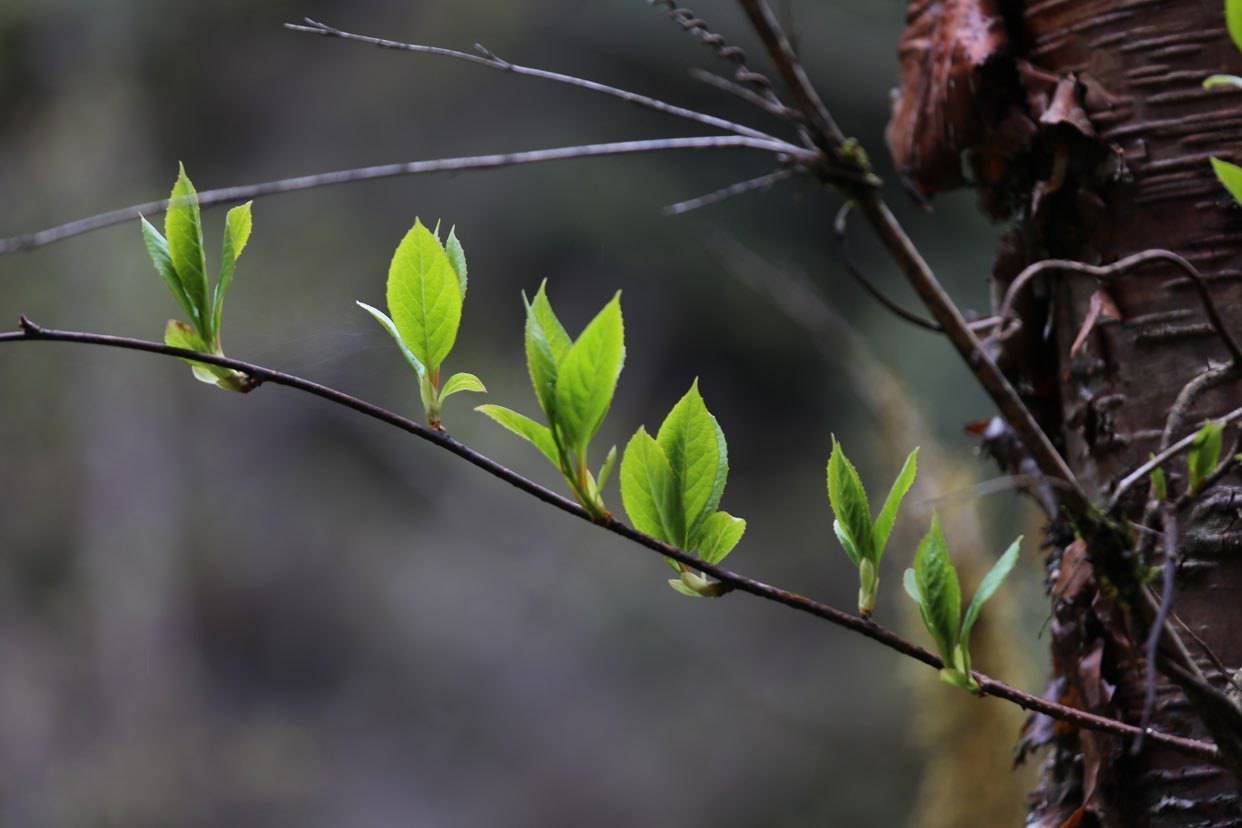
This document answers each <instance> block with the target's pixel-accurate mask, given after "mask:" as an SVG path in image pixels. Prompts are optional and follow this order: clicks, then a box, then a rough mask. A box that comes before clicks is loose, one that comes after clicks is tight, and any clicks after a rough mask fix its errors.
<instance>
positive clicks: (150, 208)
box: [0, 135, 819, 255]
mask: <svg viewBox="0 0 1242 828" xmlns="http://www.w3.org/2000/svg"><path fill="white" fill-rule="evenodd" d="M717 149H750V150H759V151H761V152H770V153H775V154H776V155H777V156H778V157H782V158H789V159H796V160H799V161H802V162H804V163H810V162H814V161H817V160H818V159H819V155H818V153H815V152H812V151H811V150H807V149H803V148H802V147H798V146H795V145H793V144H789V143H786V142H784V141H779V140H775V139H768V138H750V137H748V136H745V135H707V136H703V137H695V138H657V139H649V140H645V141H618V142H614V143H609V144H582V145H578V146H572V147H557V148H554V149H541V150H530V151H527V152H510V153H502V154H497V155H473V156H466V157H463V158H441V159H437V160H434V161H412V162H409V163H405V164H383V165H380V166H377V167H360V168H357V169H352V170H338V171H336V172H328V173H320V174H318V175H304V176H300V177H298V178H284V179H280V180H279V181H268V182H266V183H263V184H247V185H243V186H240V187H226V188H224V189H219V190H207V191H205V192H201V193H199V194H198V203H199V205H200V206H201V207H213V206H215V205H219V204H232V203H236V202H241V201H247V200H249V199H253V198H262V197H264V196H270V195H277V194H279V193H292V192H297V191H299V190H311V189H314V188H316V187H327V186H331V185H334V184H348V183H350V182H353V181H371V180H374V179H377V178H395V177H397V176H405V175H425V174H427V173H438V172H461V171H465V170H494V169H497V168H500V167H517V166H521V165H525V164H544V163H547V162H550V161H565V160H569V159H573V158H600V157H603V156H609V155H634V154H638V153H647V152H668V151H673V150H717ZM167 207H168V199H160V200H158V201H148V202H146V203H145V204H135V205H133V206H132V207H123V208H121V209H119V210H111V211H109V212H107V213H100V214H99V215H95V216H91V217H89V218H85V219H80V220H78V221H73V222H69V223H68V224H62V225H60V226H58V227H52V228H49V229H47V230H40V231H39V232H37V233H28V234H26V235H22V236H14V237H13V238H9V239H2V240H0V255H4V254H6V253H14V252H17V251H19V250H31V249H33V248H36V247H42V246H44V245H48V244H53V243H54V242H59V241H63V240H64V239H68V238H71V237H73V236H80V235H82V234H83V233H89V232H91V231H93V230H100V229H102V228H104V227H111V226H113V225H116V224H123V223H124V222H127V221H134V220H136V219H137V218H138V217H139V216H151V215H154V214H156V213H162V212H163V211H164V210H165V209H166V208H167Z"/></svg>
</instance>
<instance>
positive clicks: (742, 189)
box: [661, 168, 798, 216]
mask: <svg viewBox="0 0 1242 828" xmlns="http://www.w3.org/2000/svg"><path fill="white" fill-rule="evenodd" d="M797 172H798V171H797V170H796V169H793V168H786V169H783V170H777V171H776V172H770V173H768V174H766V175H761V176H759V177H757V178H750V179H747V180H746V181H739V182H737V183H736V184H730V185H729V186H728V187H721V188H720V189H719V190H713V191H712V192H710V193H707V194H706V195H701V196H698V197H696V198H691V199H687V200H685V201H679V202H677V203H676V204H670V205H669V206H667V207H665V208H664V209H663V210H662V211H661V212H663V213H664V214H665V215H666V216H680V215H684V214H686V213H689V212H691V211H693V210H698V209H700V208H702V207H709V206H711V205H713V204H719V203H720V202H722V201H727V200H729V199H731V198H733V197H734V196H739V195H742V194H743V193H749V192H753V191H755V190H763V189H767V188H768V187H771V186H772V185H773V184H776V183H777V182H780V181H784V180H785V179H787V178H791V177H793V176H794V175H796V174H797Z"/></svg>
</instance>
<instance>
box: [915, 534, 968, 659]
mask: <svg viewBox="0 0 1242 828" xmlns="http://www.w3.org/2000/svg"><path fill="white" fill-rule="evenodd" d="M914 577H915V583H916V584H917V585H918V594H919V595H920V596H922V599H923V600H922V601H921V602H920V604H919V609H920V610H921V612H922V615H923V623H924V625H925V626H926V627H927V631H928V632H929V633H931V636H932V638H933V639H934V640H935V642H936V646H937V648H938V649H939V650H940V656H941V658H943V659H944V660H945V661H946V662H950V663H951V662H952V658H953V648H954V646H955V645H956V643H957V639H958V630H959V629H960V624H961V609H962V592H961V587H960V586H959V584H958V580H957V570H955V569H954V568H953V562H952V561H950V560H949V549H948V545H947V544H946V543H945V540H944V534H943V533H942V532H941V530H940V518H939V517H937V516H936V515H935V514H934V513H933V514H932V523H931V529H929V530H928V532H927V534H926V535H925V536H924V537H923V540H922V542H921V543H919V548H918V551H917V552H916V553H915V555H914Z"/></svg>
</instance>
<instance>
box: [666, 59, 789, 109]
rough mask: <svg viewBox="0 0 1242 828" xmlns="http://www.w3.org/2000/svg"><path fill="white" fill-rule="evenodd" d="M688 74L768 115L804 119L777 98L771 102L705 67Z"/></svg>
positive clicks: (694, 69)
mask: <svg viewBox="0 0 1242 828" xmlns="http://www.w3.org/2000/svg"><path fill="white" fill-rule="evenodd" d="M690 76H691V77H692V78H694V79H695V80H699V81H702V82H703V83H705V84H707V85H708V86H714V87H716V88H717V89H719V90H721V91H722V92H728V93H729V94H730V95H736V96H737V97H739V98H741V99H742V100H744V101H746V102H747V103H748V104H751V105H752V106H757V107H759V108H760V109H762V110H763V111H764V112H767V113H768V114H770V115H775V116H776V117H777V118H781V119H782V120H786V121H793V122H794V123H802V122H803V121H805V120H806V118H805V117H803V115H802V113H801V112H799V111H798V110H796V109H790V108H789V107H787V106H785V105H784V104H783V103H781V102H780V101H779V99H778V100H777V101H775V102H773V101H771V100H769V99H767V98H765V97H764V96H763V95H760V94H759V93H758V92H754V91H752V90H750V89H747V88H746V87H745V86H742V84H740V83H736V82H734V81H731V80H729V79H728V78H722V77H720V76H719V75H716V74H713V73H712V72H708V71H707V70H706V69H700V68H698V67H697V66H696V67H694V68H692V69H691V70H690Z"/></svg>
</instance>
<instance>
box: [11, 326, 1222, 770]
mask: <svg viewBox="0 0 1242 828" xmlns="http://www.w3.org/2000/svg"><path fill="white" fill-rule="evenodd" d="M17 342H69V343H76V344H81V345H95V346H103V347H109V348H120V349H124V350H131V351H143V352H146V353H152V354H159V355H163V356H169V357H176V358H178V359H183V360H184V359H189V360H193V361H196V362H203V363H207V364H210V365H217V366H220V367H223V368H230V369H232V370H234V371H240V372H241V373H243V374H246V375H247V376H249V377H251V378H252V379H254V380H256V381H261V382H265V383H270V384H272V385H279V386H284V387H286V388H292V389H294V390H297V391H302V392H304V393H307V394H311V395H313V396H316V397H319V398H320V399H324V400H327V401H328V402H331V403H335V404H336V405H340V406H344V407H345V408H348V409H350V410H352V411H356V412H358V413H360V414H363V415H364V416H367V417H371V418H373V419H375V420H379V421H380V422H384V423H387V424H388V425H391V426H393V427H395V428H398V429H400V430H402V431H405V432H407V433H409V434H412V435H414V436H416V437H419V438H421V439H423V440H426V441H427V442H430V443H434V444H435V445H436V446H439V447H440V448H442V449H445V450H446V451H449V452H451V453H453V454H455V455H457V456H458V457H460V458H462V459H463V460H465V461H466V462H468V463H470V464H472V465H474V466H476V467H477V468H480V469H482V470H483V471H485V472H487V473H488V474H491V475H492V476H493V477H496V478H498V479H500V480H503V481H505V482H506V483H508V484H510V485H511V486H514V487H515V488H517V489H519V490H521V491H523V492H525V493H527V494H529V495H532V496H533V497H535V498H537V499H538V500H540V501H542V502H544V503H546V504H548V505H550V506H553V507H555V508H557V509H559V510H561V511H562V512H565V513H566V514H570V515H573V516H574V517H576V518H579V519H580V520H585V521H588V522H590V523H594V524H595V525H597V526H600V527H601V528H602V529H604V530H606V531H608V532H611V533H613V534H615V535H618V536H620V537H622V538H625V539H626V540H629V541H631V542H633V543H636V544H639V545H641V546H644V547H646V548H647V549H650V550H652V551H655V552H657V553H659V554H660V555H663V556H664V557H666V558H669V559H671V560H674V561H677V562H678V563H681V564H682V565H684V566H686V567H688V568H690V569H692V570H695V571H698V572H701V573H703V574H705V575H709V576H711V577H712V578H715V579H716V580H718V581H720V582H721V583H722V584H725V585H726V586H727V587H728V588H729V589H731V590H736V591H738V592H745V593H748V594H750V595H754V596H755V597H758V598H762V599H765V600H768V601H773V602H776V603H779V604H783V605H785V606H787V607H790V608H792V609H795V610H798V611H800V612H804V613H807V614H809V615H813V616H815V617H817V618H821V619H823V620H825V621H828V622H830V623H832V624H835V625H837V626H840V627H844V628H846V629H849V630H852V631H854V632H856V633H859V634H860V635H863V636H866V637H867V638H870V639H871V640H873V641H876V642H878V643H880V644H883V645H884V646H886V647H888V648H890V649H892V650H895V651H897V652H899V653H901V654H902V655H905V656H907V657H909V658H912V659H914V660H916V661H920V662H922V663H923V664H926V665H928V666H929V667H932V668H935V669H940V668H941V667H943V662H942V661H941V660H940V659H939V658H938V657H936V656H935V655H934V654H932V653H931V652H929V651H928V650H926V649H924V648H923V647H920V646H918V645H917V644H913V643H911V642H909V641H907V640H905V639H904V638H902V637H901V636H899V635H897V634H896V633H894V632H892V631H891V630H888V629H886V628H884V627H881V626H880V625H878V624H876V623H874V622H873V621H870V620H868V619H864V618H861V617H859V616H856V615H851V614H850V613H847V612H844V611H842V610H839V609H836V608H835V607H831V606H829V605H827V604H823V603H820V602H818V601H815V600H813V599H811V598H807V597H805V596H802V595H799V594H797V593H794V592H790V591H788V590H784V589H781V588H779V587H775V586H772V585H770V584H767V583H764V582H762V581H757V580H755V579H753V578H748V577H745V576H743V575H739V574H737V573H735V572H732V571H730V570H727V569H723V568H721V567H719V566H714V565H712V564H708V563H705V562H704V561H702V560H700V559H699V558H697V557H695V556H694V555H691V554H689V553H687V552H684V551H682V550H681V549H678V548H676V547H673V546H669V545H668V544H666V543H664V542H662V541H659V540H656V539H655V538H652V537H649V536H647V535H644V534H642V533H641V532H638V531H635V530H634V529H631V528H630V527H628V526H626V525H625V524H623V523H620V522H619V521H616V520H613V519H612V518H606V519H602V520H598V521H597V520H592V518H591V515H590V514H589V513H588V512H587V511H586V510H585V509H583V508H582V507H581V506H580V505H578V504H577V503H575V502H573V501H571V500H569V499H567V498H565V497H562V496H561V495H559V494H557V493H555V492H553V491H551V490H549V489H546V488H544V487H543V486H540V485H539V484H537V483H535V482H533V481H531V480H528V479H527V478H525V477H523V476H522V475H520V474H518V473H517V472H514V471H512V470H510V469H509V468H507V467H505V466H503V465H501V464H500V463H497V462H496V461H495V460H492V459H491V458H489V457H486V456H485V455H483V454H480V453H479V452H477V451H475V450H474V449H472V448H470V447H469V446H467V445H465V444H464V443H461V442H460V441H458V440H456V439H455V438H453V437H451V436H449V435H448V434H446V433H444V432H441V431H436V430H434V429H431V428H429V427H427V426H424V425H422V424H421V423H417V422H415V421H413V420H410V419H408V418H406V417H402V416H401V415H399V414H395V413H393V412H391V411H388V410H385V409H383V408H380V407H379V406H377V405H374V404H372V403H369V402H366V401H365V400H361V399H359V398H357V397H354V396H351V395H349V394H346V393H345V392H343V391H338V390H336V389H333V388H329V387H327V386H325V385H320V384H319V383H316V382H312V381H311V380H308V379H303V378H301V377H297V376H294V375H292V374H287V373H284V372H282V371H276V370H273V369H271V368H265V367H263V366H261V365H255V364H253V363H250V362H243V361H242V360H237V359H231V358H228V357H222V356H215V355H211V354H200V353H197V352H194V351H188V350H185V349H182V348H172V347H169V346H167V345H164V344H163V343H160V342H151V341H147V340H142V339H132V338H129V337H120V336H109V335H105V334H94V333H84V332H78V331H61V330H54V329H51V328H44V327H41V326H39V325H36V324H35V323H33V322H31V321H30V320H28V319H26V318H24V317H23V318H22V320H21V329H20V330H17V331H11V332H6V333H0V343H17ZM973 676H974V679H975V681H977V682H978V684H979V687H980V693H981V694H983V695H988V696H994V697H996V698H1000V699H1005V700H1006V701H1010V702H1012V703H1014V704H1017V705H1018V706H1020V707H1022V708H1024V709H1027V710H1033V711H1036V712H1039V713H1044V714H1046V715H1048V716H1051V717H1052V718H1054V719H1057V720H1060V721H1064V722H1068V723H1070V724H1073V725H1076V726H1078V727H1081V728H1084V729H1087V730H1097V731H1100V732H1105V733H1112V734H1115V735H1117V736H1124V737H1133V736H1137V735H1138V733H1139V729H1138V728H1137V727H1135V726H1134V725H1130V724H1126V723H1125V722H1120V721H1117V720H1115V719H1109V718H1107V717H1104V716H1097V715H1095V714H1093V713H1088V712H1086V711H1083V710H1079V709H1077V708H1073V707H1067V706H1065V705H1061V704H1057V703H1055V702H1050V701H1048V700H1046V699H1043V698H1040V697H1039V696H1036V695H1033V694H1031V693H1027V692H1025V691H1023V690H1019V689H1017V688H1015V687H1011V686H1009V685H1007V684H1005V683H1003V682H1000V681H997V680H996V679H994V678H991V677H989V676H986V675H983V674H981V673H974V674H973ZM1149 738H1150V739H1152V741H1154V742H1158V743H1160V744H1162V745H1166V746H1168V747H1170V748H1172V749H1174V750H1178V751H1181V752H1183V753H1186V754H1189V755H1193V756H1198V757H1201V758H1203V759H1206V760H1209V761H1216V760H1218V759H1219V756H1220V752H1219V750H1218V749H1217V748H1216V747H1215V746H1214V745H1212V744H1210V743H1207V742H1203V741H1199V740H1195V739H1188V738H1185V737H1181V736H1175V735H1173V734H1169V733H1162V732H1151V733H1149Z"/></svg>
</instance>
